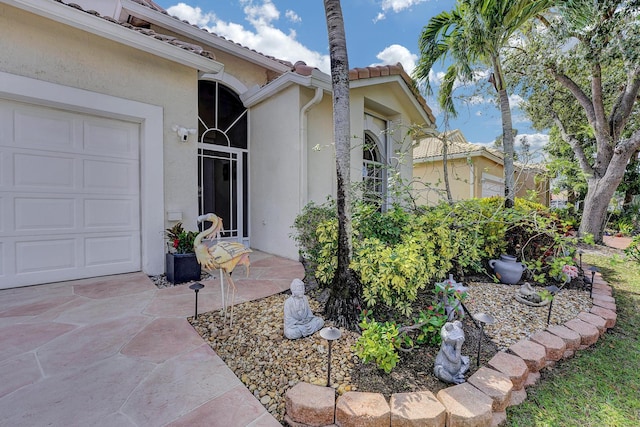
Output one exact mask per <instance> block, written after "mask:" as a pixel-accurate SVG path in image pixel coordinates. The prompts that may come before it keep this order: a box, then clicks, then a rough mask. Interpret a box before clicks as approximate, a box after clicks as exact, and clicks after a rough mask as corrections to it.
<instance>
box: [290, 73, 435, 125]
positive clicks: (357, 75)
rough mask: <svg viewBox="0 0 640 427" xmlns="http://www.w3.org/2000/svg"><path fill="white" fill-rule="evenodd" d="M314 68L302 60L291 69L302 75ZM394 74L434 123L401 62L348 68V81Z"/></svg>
mask: <svg viewBox="0 0 640 427" xmlns="http://www.w3.org/2000/svg"><path fill="white" fill-rule="evenodd" d="M314 69H317V68H315V67H311V66H309V65H307V64H306V63H305V62H304V61H298V62H296V63H295V64H294V66H293V69H292V71H293V72H295V73H297V74H300V75H302V76H310V75H311V73H312V72H313V70H314ZM395 75H397V76H400V77H401V78H402V80H403V81H404V82H405V83H406V85H407V87H408V88H409V89H410V90H411V93H413V96H414V97H415V98H416V100H417V101H418V103H419V104H420V106H421V107H422V108H423V110H424V111H425V112H426V113H427V115H428V116H429V120H431V122H432V123H435V121H436V119H435V117H434V116H433V112H432V111H431V108H429V106H428V105H427V101H425V99H424V98H423V97H422V95H420V92H419V91H418V89H417V88H416V85H415V82H414V81H413V79H412V78H411V77H410V76H409V74H407V72H406V71H404V68H403V67H402V64H400V63H399V62H398V63H397V64H396V65H378V66H375V67H365V68H352V69H351V70H349V80H350V81H354V80H365V79H372V78H375V77H385V76H395Z"/></svg>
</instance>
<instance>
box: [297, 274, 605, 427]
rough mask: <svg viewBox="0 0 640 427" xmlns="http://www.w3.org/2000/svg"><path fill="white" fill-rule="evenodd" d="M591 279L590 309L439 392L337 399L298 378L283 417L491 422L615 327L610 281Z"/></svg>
mask: <svg viewBox="0 0 640 427" xmlns="http://www.w3.org/2000/svg"><path fill="white" fill-rule="evenodd" d="M593 282H594V283H593V284H592V286H593V289H592V302H593V306H592V307H591V309H590V311H589V312H581V313H579V314H578V316H577V317H576V318H574V319H572V320H569V321H567V322H565V323H564V325H553V326H549V327H547V329H545V330H543V331H539V332H536V333H535V334H533V335H532V336H530V337H529V338H524V339H522V340H520V341H518V342H517V343H515V344H513V345H511V346H510V347H509V348H508V349H507V351H506V352H505V351H499V352H498V353H496V355H495V356H494V357H493V358H492V359H491V360H490V361H489V362H488V365H489V366H488V367H484V366H483V367H480V368H479V369H478V370H477V371H476V372H475V373H474V374H473V375H471V376H470V377H469V378H468V379H467V382H465V383H462V384H458V385H455V386H452V387H448V388H445V389H442V390H440V391H439V392H438V393H437V395H434V394H433V393H432V392H431V391H421V392H413V393H394V394H393V395H392V396H391V399H390V401H389V402H388V403H387V401H386V399H385V398H384V396H383V395H382V394H381V393H367V392H358V391H349V392H346V393H344V394H343V395H342V396H340V397H338V398H337V400H336V397H335V396H336V392H335V390H334V389H333V388H331V387H323V386H318V385H312V384H308V383H303V382H301V383H298V384H296V385H295V386H294V387H293V388H291V389H289V391H287V393H286V396H285V406H286V415H285V422H286V423H287V424H288V425H289V426H291V427H307V426H313V427H325V426H340V427H350V426H353V427H356V426H367V427H378V426H380V427H389V426H391V427H405V426H426V427H445V426H454V425H464V426H470V427H471V426H474V427H489V426H498V425H500V424H502V423H504V422H505V421H506V419H507V415H506V408H507V407H508V406H512V405H519V404H520V403H522V402H523V401H524V400H525V399H526V397H527V392H526V387H529V386H531V385H534V384H536V382H537V381H538V380H539V379H540V372H539V371H540V370H542V369H546V368H548V367H550V366H553V365H555V363H556V362H557V361H558V360H561V359H567V358H570V357H572V356H573V355H574V354H575V352H576V351H578V350H583V349H585V348H587V347H589V346H591V345H593V344H594V343H595V342H597V341H598V339H599V338H600V336H602V335H603V334H604V333H605V332H606V331H607V329H610V328H613V327H614V326H615V324H616V320H617V313H616V309H617V308H616V303H615V299H614V298H613V296H612V288H611V286H610V285H609V284H608V283H607V282H605V281H604V280H603V279H602V276H601V274H600V273H597V274H596V276H595V278H594V281H593Z"/></svg>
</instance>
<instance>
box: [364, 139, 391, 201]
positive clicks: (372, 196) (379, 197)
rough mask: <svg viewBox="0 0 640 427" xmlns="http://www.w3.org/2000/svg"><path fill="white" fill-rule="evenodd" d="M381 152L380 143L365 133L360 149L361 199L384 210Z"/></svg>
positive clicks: (384, 176)
mask: <svg viewBox="0 0 640 427" xmlns="http://www.w3.org/2000/svg"><path fill="white" fill-rule="evenodd" d="M383 150H384V146H383V144H382V143H381V141H380V140H379V139H378V138H377V137H376V136H374V135H372V134H371V133H370V132H369V131H366V132H365V134H364V145H363V148H362V151H363V152H362V181H363V186H364V189H363V198H364V200H365V201H366V202H370V203H375V204H378V205H379V206H380V207H382V208H383V209H384V206H385V201H386V182H387V167H386V162H385V156H384V155H383V153H384V151H383Z"/></svg>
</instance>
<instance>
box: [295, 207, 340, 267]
mask: <svg viewBox="0 0 640 427" xmlns="http://www.w3.org/2000/svg"><path fill="white" fill-rule="evenodd" d="M335 218H336V207H335V203H334V202H332V201H328V202H326V203H324V204H322V205H316V204H315V203H314V202H310V203H309V204H308V205H306V206H305V207H304V208H303V209H302V213H301V214H300V215H298V216H297V217H296V219H295V221H294V223H293V225H292V226H291V228H293V229H294V230H295V231H294V232H292V233H291V237H292V238H293V240H294V241H295V242H296V243H297V245H298V251H299V253H300V257H301V258H303V259H305V260H307V261H312V262H313V261H316V260H318V258H319V254H320V250H321V249H322V243H321V242H319V241H318V234H317V229H318V225H319V224H321V223H323V222H325V221H328V220H331V219H335Z"/></svg>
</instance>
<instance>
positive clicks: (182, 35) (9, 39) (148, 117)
mask: <svg viewBox="0 0 640 427" xmlns="http://www.w3.org/2000/svg"><path fill="white" fill-rule="evenodd" d="M117 1H118V0H114V2H115V4H116V6H117ZM114 2H112V3H114ZM33 3H34V4H33V8H31V7H28V6H24V5H23V4H14V3H12V2H11V1H10V0H7V1H0V51H2V52H3V54H2V55H1V56H0V73H5V74H4V75H6V76H15V77H16V78H19V79H20V82H24V85H25V86H29V85H30V84H31V83H34V84H36V83H39V82H43V83H45V82H46V88H47V91H50V92H51V93H52V94H53V95H51V96H50V97H49V98H48V100H45V99H38V97H37V95H36V94H34V93H31V92H33V91H31V92H30V93H31V94H30V95H29V99H22V98H24V96H23V95H22V94H23V93H27V92H29V91H28V90H27V89H24V90H22V89H20V88H18V89H16V90H15V91H14V90H13V89H12V88H7V89H6V90H4V92H3V90H2V87H1V86H0V98H2V97H7V98H8V99H19V100H24V101H26V102H30V103H34V104H42V105H49V106H55V107H57V108H63V109H69V110H70V111H81V112H83V113H91V114H95V115H98V116H105V117H106V116H109V117H114V118H118V119H123V120H130V121H134V122H137V123H140V125H141V132H142V133H143V135H142V137H141V138H142V141H143V143H142V144H141V153H140V158H141V166H140V168H141V180H142V183H141V185H142V187H143V190H142V198H143V199H145V200H147V201H145V200H143V201H142V202H141V203H142V205H143V208H142V214H141V222H142V224H143V225H142V234H143V236H142V240H143V241H144V242H146V243H144V244H143V245H142V248H143V249H142V250H143V252H145V253H144V254H143V258H144V259H146V261H145V262H143V266H142V268H143V270H144V271H145V272H146V273H148V274H160V273H162V270H163V251H164V243H163V231H164V229H165V228H167V227H170V226H172V225H173V224H175V217H176V215H177V217H178V218H181V221H182V222H183V223H184V225H185V228H187V229H192V230H193V229H195V228H196V218H197V216H198V214H199V212H198V136H197V135H189V137H188V139H187V141H186V142H182V141H180V140H179V138H178V135H177V134H176V131H175V130H173V127H174V126H176V125H177V126H180V127H184V128H193V129H197V128H198V81H199V79H207V80H213V81H218V82H220V83H221V84H224V85H226V86H227V87H228V88H230V89H231V90H232V91H234V92H235V93H236V94H237V95H238V96H239V97H240V99H241V100H242V102H243V103H245V106H246V107H247V109H248V127H249V132H248V137H249V141H248V165H245V167H248V177H249V186H248V206H245V207H244V208H245V210H248V211H249V243H250V244H251V246H252V247H253V248H255V249H259V250H261V251H265V252H268V253H273V254H276V255H281V256H285V257H289V258H293V259H297V256H298V255H297V248H296V246H295V244H294V242H293V240H292V239H291V238H290V237H289V236H290V234H291V232H292V229H291V225H292V224H293V222H294V219H295V217H296V216H297V215H298V213H300V212H301V210H302V208H303V207H304V206H305V205H306V204H307V203H308V202H310V201H314V202H316V203H322V202H324V201H326V200H327V197H330V196H334V195H335V191H336V189H335V186H336V180H335V154H334V147H333V131H332V123H333V121H332V100H331V85H330V77H329V76H328V75H326V74H324V73H321V72H319V71H318V70H314V71H313V73H312V74H311V75H307V74H304V73H302V74H299V73H298V72H297V69H294V68H287V66H286V65H283V63H282V62H280V61H276V60H274V59H270V58H267V57H263V56H260V55H259V54H256V53H255V52H253V51H250V50H249V49H244V48H238V46H237V45H235V44H234V43H233V42H230V41H224V40H220V39H218V38H217V37H216V36H214V35H209V34H205V36H203V37H204V39H195V38H197V37H199V35H197V34H196V35H194V34H193V33H189V32H190V31H193V28H192V27H191V26H190V25H188V24H185V23H183V22H181V21H179V20H177V19H175V20H169V21H166V20H167V19H169V18H167V17H166V16H165V15H162V14H160V12H157V11H153V10H149V11H146V10H145V13H148V14H150V15H149V16H151V15H153V16H152V17H153V18H154V19H155V18H156V17H157V19H158V22H169V24H167V25H166V26H164V27H163V26H162V25H158V24H157V23H153V24H152V25H151V29H153V30H154V31H155V32H156V33H159V34H164V35H170V36H173V37H176V38H178V39H180V40H182V41H184V42H187V43H191V44H194V45H195V44H197V45H200V46H202V47H203V49H204V50H206V51H209V52H211V53H212V54H213V57H214V58H215V59H212V58H207V57H205V56H200V55H199V54H198V53H197V52H196V53H191V52H185V50H183V49H181V47H179V46H173V45H170V44H169V43H164V42H163V41H161V40H158V39H156V38H154V37H151V36H149V35H144V34H141V33H139V32H134V31H133V30H131V29H128V28H125V27H123V26H120V25H118V24H114V23H110V22H106V21H104V20H103V19H102V18H100V17H96V16H93V15H90V14H87V13H85V12H83V11H79V10H77V9H74V8H71V7H69V6H67V5H65V4H62V3H58V2H55V1H53V0H33ZM77 3H79V4H80V5H81V6H82V5H83V1H79V2H77ZM42 6H44V7H46V8H50V9H51V11H53V15H55V16H53V15H48V13H47V12H43V11H42V10H37V9H41V7H42ZM132 7H133V6H132ZM135 7H142V6H139V5H138V6H135ZM107 9H108V10H111V6H109V8H107ZM114 10H118V8H117V7H115V6H114ZM154 14H155V15H154ZM163 20H164V21H163ZM174 21H175V22H174ZM93 23H95V24H96V25H98V26H99V27H101V28H104V29H106V30H104V29H103V30H102V31H103V33H100V32H99V31H93V30H92V29H88V28H89V27H91V26H92V24H93ZM167 26H168V27H169V28H167ZM111 29H112V31H113V33H114V34H115V35H116V37H110V36H109V34H105V33H104V31H107V32H108V31H111ZM198 34H199V33H198ZM52 35H55V36H52ZM192 37H193V38H192ZM203 40H204V41H206V40H210V44H208V45H207V44H203ZM224 43H227V45H228V46H227V45H225V46H227V47H228V49H227V48H225V49H222V48H221V46H222V47H224V46H223V44H224ZM147 46H148V48H147ZM233 52H236V53H233ZM205 68H206V70H203V69H205ZM374 71H375V70H374ZM378 71H379V70H378ZM384 71H387V74H386V75H385V76H373V75H372V77H370V78H369V77H367V78H360V79H357V80H355V81H354V82H353V87H352V91H351V134H352V135H355V136H356V137H355V138H354V139H353V141H352V147H353V149H352V158H351V161H352V168H351V170H352V174H351V177H352V180H354V181H361V180H362V159H363V157H362V149H361V144H362V136H363V135H364V131H365V128H366V127H367V123H366V122H365V113H366V114H370V115H372V116H375V117H376V118H377V119H382V120H383V121H386V123H387V126H388V127H389V129H388V131H389V132H388V133H389V135H390V144H391V148H390V152H391V155H392V158H393V159H394V160H393V162H392V166H397V167H398V169H399V170H400V171H401V175H402V177H403V178H404V179H405V180H407V181H408V180H410V179H411V176H412V170H413V168H412V165H411V162H410V158H411V152H410V151H411V143H410V141H409V140H408V139H407V137H406V134H407V130H408V127H409V126H411V125H414V124H417V125H420V126H430V125H431V122H432V121H433V117H432V116H431V113H430V111H428V107H426V104H424V105H422V106H421V104H420V102H417V101H416V99H415V96H416V95H415V94H413V93H412V92H411V91H410V89H409V88H408V86H407V84H406V81H405V80H403V78H402V77H401V76H400V75H399V74H398V73H397V71H396V73H395V74H393V73H391V75H389V73H388V70H386V69H385V70H384ZM405 78H406V77H405ZM56 93H59V94H60V95H59V97H58V98H56V96H55V94H56ZM92 96H93V97H95V99H97V100H100V102H98V103H96V104H95V105H90V102H87V101H86V99H91V97H92ZM418 96H419V95H418ZM81 98H82V100H81ZM51 99H54V101H51ZM112 101H113V102H112ZM421 102H424V101H423V100H422V101H421ZM87 104H89V105H87ZM107 104H109V105H107ZM112 104H113V105H112ZM121 105H123V106H125V107H126V108H125V110H127V113H126V114H125V113H122V114H119V113H118V108H120V107H118V106H121ZM136 106H139V107H140V109H141V111H142V110H144V111H145V112H144V113H142V112H141V113H140V114H137V113H136V112H135V110H136V108H137V107H136ZM359 147H360V148H359ZM401 152H404V153H406V154H405V155H404V156H399V153H401ZM399 157H405V159H403V160H402V161H400V162H398V161H397V158H399ZM168 213H171V215H172V217H173V218H174V220H169V218H168Z"/></svg>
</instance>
